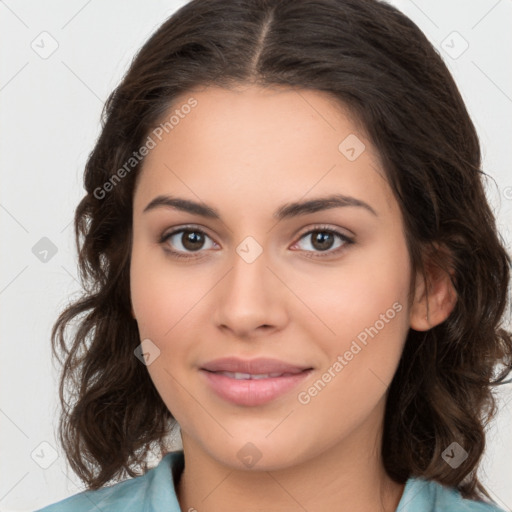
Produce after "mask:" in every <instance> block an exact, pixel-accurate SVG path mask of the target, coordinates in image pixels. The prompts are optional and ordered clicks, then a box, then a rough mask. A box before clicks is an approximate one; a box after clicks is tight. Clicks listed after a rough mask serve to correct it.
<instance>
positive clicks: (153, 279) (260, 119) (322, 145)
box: [130, 86, 455, 512]
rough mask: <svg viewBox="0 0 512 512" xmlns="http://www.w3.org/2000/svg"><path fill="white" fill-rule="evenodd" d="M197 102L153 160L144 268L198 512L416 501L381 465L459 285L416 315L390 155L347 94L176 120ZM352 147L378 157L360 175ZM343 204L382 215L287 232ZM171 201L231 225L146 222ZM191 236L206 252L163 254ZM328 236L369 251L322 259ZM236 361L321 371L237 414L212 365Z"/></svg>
mask: <svg viewBox="0 0 512 512" xmlns="http://www.w3.org/2000/svg"><path fill="white" fill-rule="evenodd" d="M191 96H193V97H194V98H195V99H196V100H197V101H198V104H197V106H196V107H195V108H193V109H191V112H190V113H189V114H187V115H186V116H184V117H183V119H180V121H179V123H178V124H177V125H176V126H175V127H174V129H172V130H171V131H169V133H168V134H165V135H164V137H162V140H161V141H160V142H158V144H157V146H156V147H155V148H154V149H152V150H151V151H150V153H149V154H148V155H147V157H146V159H145V161H144V166H143V170H142V172H141V174H140V176H139V180H138V183H137V187H136V191H135V196H134V209H133V245H132V256H131V269H130V272H131V276H130V277H131V294H132V295H131V299H132V307H133V310H132V313H133V315H134V318H136V320H137V323H138V326H139V331H140V337H141V340H143V339H146V338H149V339H150V340H151V341H152V342H153V343H154V344H155V346H157V347H158V349H159V350H160V353H159V355H158V357H156V358H155V359H154V361H153V362H151V363H150V364H148V366H147V369H148V371H149V374H150V376H151V379H152V380H153V382H154V384H155V386H156V389H157V390H158V392H159V394H160V395H161V397H162V399H163V400H164V402H165V404H166V405H167V407H168V408H169V410H170V411H171V412H172V414H173V415H174V417H175V418H176V419H177V421H178V422H179V424H180V426H181V433H182V440H183V448H184V453H185V470H184V472H183V474H182V477H181V479H180V481H179V483H178V485H177V494H178V499H179V502H180V506H181V509H182V510H189V509H190V508H194V509H196V510H197V511H199V512H210V511H219V510H223V511H226V512H229V511H240V510H244V511H256V510H272V511H297V510H305V509H307V510H308V512H320V511H322V512H325V510H347V511H349V510H350V511H352V510H360V511H366V510H368V511H377V510H383V511H394V510H395V509H396V507H397V505H398V503H399V500H400V498H401V495H402V492H403V488H404V486H403V485H400V484H398V483H396V482H394V481H393V480H391V479H390V478H389V476H388V475H387V474H386V472H385V471H384V468H383V465H382V461H381V458H380V445H381V436H382V424H383V416H384V411H385V399H386V393H387V388H388V386H389V384H390V383H391V380H392V378H393V375H394V373H395V371H396V368H397V366H398V362H399V359H400V355H401V353H402V349H403V346H404V342H405V339H406V335H407V332H408V330H409V328H413V329H417V330H426V329H430V328H431V327H433V326H434V325H437V324H438V323H440V322H442V321H444V320H445V319H446V318H447V316H448V315H449V313H450V311H451V310H452V308H453V305H454V302H455V295H454V294H455V292H454V290H453V288H452V287H451V284H450V281H449V279H448V276H446V275H445V274H443V273H441V272H435V271H434V270H432V271H431V273H430V274H428V277H429V278H430V280H431V285H430V288H429V294H428V296H427V295H426V293H425V288H424V282H423V279H419V278H418V279H417V284H416V289H415V290H414V297H413V298H412V299H413V300H412V301H409V300H408V298H409V297H408V291H409V286H410V283H411V278H412V270H411V264H410V261H409V254H408V251H407V247H406V242H405V234H404V226H403V220H402V216H401V213H400V210H399V207H398V203H397V201H396V199H395V198H394V196H393V194H392V191H391V189H390V187H389V185H388V182H387V180H386V178H385V174H384V172H383V169H382V166H381V164H380V161H379V157H378V154H377V152H376V150H375V148H374V147H373V146H372V144H371V143H370V141H369V140H368V139H367V138H366V136H365V134H364V133H363V131H362V130H361V128H360V127H359V125H358V124H357V123H356V122H355V121H354V120H353V119H352V118H351V116H349V115H348V112H347V111H346V110H345V109H344V108H343V106H341V105H339V104H337V103H335V102H334V100H333V99H332V98H331V97H330V96H328V95H327V94H325V93H323V92H320V91H311V90H300V92H298V91H294V90H292V89H287V88H272V89H269V88H267V89H264V88H261V87H257V86H244V87H242V86H240V87H237V88H236V89H232V90H226V89H221V88H218V87H208V88H205V89H202V90H193V91H189V92H187V93H186V94H183V95H182V96H181V97H180V98H178V99H177V100H176V102H175V105H174V106H173V109H172V111H174V109H175V108H179V106H180V105H182V104H184V103H185V102H186V101H187V99H188V98H190V97H191ZM167 118H168V116H167ZM349 134H355V135H356V136H357V137H358V138H359V140H360V141H362V142H363V143H364V144H365V146H366V149H365V150H364V151H363V152H362V154H361V155H360V156H359V157H358V158H357V159H356V160H354V161H350V160H349V159H347V158H346V156H345V155H344V154H343V153H342V152H340V151H339V149H338V145H339V144H340V142H341V141H343V140H344V139H345V138H346V137H347V136H348V135H349ZM334 192H337V193H341V194H345V195H348V196H353V197H355V198H358V199H361V200H363V201H365V202H366V203H368V204H369V205H371V207H372V208H373V209H374V210H375V212H376V213H377V215H373V214H372V213H371V212H369V211H367V210H366V209H365V208H362V207H357V206H345V207H341V208H331V209H326V210H323V211H319V212H316V213H309V214H307V215H303V216H299V217H295V218H291V219H285V220H281V221H279V222H277V221H276V220H275V219H274V218H273V217H272V214H273V212H274V210H276V209H277V208H278V207H279V206H281V205H283V204H284V203H289V202H292V201H297V200H301V199H312V198H314V197H315V198H316V197H323V196H326V195H330V194H332V193H334ZM160 194H172V195H175V196H179V197H183V198H186V199H191V200H194V201H199V202H201V201H202V202H204V203H207V204H208V205H211V206H213V207H214V208H216V209H217V210H218V211H219V212H220V214H221V217H222V220H213V219H207V218H203V217H201V216H198V215H193V214H190V213H186V212H182V211H178V210H175V209H171V208H157V209H154V210H151V211H148V212H146V213H143V210H144V208H145V207H146V205H147V204H148V203H149V202H150V201H151V200H152V199H153V198H154V197H156V196H157V195H160ZM188 224H194V225H195V226H196V227H198V228H200V229H201V230H203V231H204V232H205V233H206V235H207V236H205V238H204V243H203V245H202V246H201V244H199V245H198V247H199V249H198V250H196V251H195V252H194V250H193V248H192V249H190V248H188V247H191V246H190V245H189V246H187V245H186V240H185V243H184V242H183V240H184V236H183V235H184V234H183V233H179V234H178V235H175V236H174V237H172V238H171V239H168V240H167V241H165V242H163V243H159V239H160V236H161V235H162V234H166V233H171V232H172V231H174V230H177V229H179V228H180V227H183V226H187V225H188ZM319 224H320V225H323V224H325V225H327V226H328V227H329V229H334V230H337V231H338V232H341V233H342V234H345V235H347V236H351V237H353V239H354V243H353V244H345V245H344V246H343V244H344V241H343V240H342V239H339V238H338V237H337V236H335V237H334V239H333V240H332V246H331V248H328V249H327V252H328V251H330V252H331V253H334V251H336V250H337V248H338V247H341V246H343V250H341V252H338V254H333V255H332V256H327V257H323V258H322V257H321V256H322V254H324V255H325V254H327V252H325V251H324V252H322V250H321V247H320V248H319V245H318V244H315V243H314V238H313V236H311V234H310V235H306V233H308V231H311V230H312V229H314V228H316V227H317V226H318V225H319ZM192 229H193V228H192ZM320 231H322V232H324V231H325V229H323V230H322V229H320ZM304 235H306V236H304ZM248 236H251V237H253V238H254V239H255V240H256V241H257V243H258V244H259V246H260V247H261V249H262V251H263V252H262V253H261V254H260V255H259V257H258V258H256V260H255V261H253V262H252V263H247V261H245V260H244V259H243V258H242V257H241V256H239V254H238V253H237V251H236V249H237V247H238V246H239V245H240V244H241V242H242V241H243V240H244V239H245V238H246V237H248ZM192 247H193V246H192ZM166 249H171V250H176V251H178V252H182V253H184V254H187V255H189V256H190V258H189V259H176V258H173V257H172V256H171V255H170V254H169V253H168V252H166ZM308 255H309V256H313V257H312V258H309V257H308ZM315 256H319V257H317V258H315ZM396 303H398V304H400V305H401V306H402V308H401V310H400V312H398V313H396V315H395V316H394V318H393V319H391V320H389V321H388V322H386V323H385V326H384V327H383V328H381V329H380V330H379V331H378V334H377V335H375V336H374V337H373V338H369V339H368V343H367V345H366V346H364V345H361V344H360V345H361V346H362V350H361V351H359V352H358V353H357V355H355V356H354V357H353V359H352V360H350V361H349V362H348V363H347V364H346V366H344V368H343V370H342V371H340V372H338V373H337V374H336V376H335V377H334V378H332V379H331V381H330V382H329V383H328V384H327V385H326V386H325V387H324V388H323V389H322V390H321V391H320V392H319V393H318V394H317V395H316V396H314V397H312V398H311V400H310V402H309V403H307V404H302V403H300V402H299V401H298V398H297V395H298V393H299V392H300V391H303V390H307V389H308V388H309V387H310V386H311V385H312V384H313V383H314V382H316V381H317V380H318V379H319V378H321V376H322V374H324V373H325V372H326V371H327V370H328V368H329V367H332V365H333V363H334V362H335V361H336V360H337V358H338V356H339V355H343V354H344V353H345V352H346V351H347V350H348V349H349V348H350V346H351V343H352V342H353V340H355V339H356V338H357V335H358V334H360V333H361V332H362V331H364V329H365V328H367V327H369V326H373V325H375V323H376V321H377V320H379V318H381V316H380V315H382V314H385V313H386V311H387V310H389V309H390V308H392V305H393V304H396ZM427 304H428V307H429V314H428V318H427V314H426V313H427V309H426V308H427ZM231 355H235V356H239V357H242V358H255V357H260V356H263V357H272V358H277V359H281V360H284V361H287V362H291V363H294V364H300V365H306V366H310V367H313V368H314V370H313V373H312V374H311V375H310V377H309V378H308V380H307V381H306V382H305V383H304V385H300V387H299V388H297V389H294V390H292V391H290V392H287V393H286V394H285V395H282V396H280V397H278V398H277V399H275V400H273V401H271V402H269V403H267V404H264V405H261V406H254V407H249V406H240V405H234V404H232V403H230V402H227V401H224V400H223V399H221V398H220V397H218V396H217V395H215V394H214V393H213V392H212V391H211V389H210V388H209V387H208V386H207V385H206V384H205V380H204V379H203V378H202V375H201V374H200V372H199V367H200V366H201V364H203V363H205V362H207V361H210V360H212V359H216V358H219V357H224V356H231ZM248 442H251V443H252V444H253V445H254V446H255V447H256V448H257V450H258V452H259V454H260V455H261V458H260V459H259V460H258V461H257V463H256V464H255V465H254V466H252V467H248V466H247V465H246V464H245V463H244V462H243V460H241V458H240V457H239V456H238V455H237V454H238V452H239V450H240V449H241V448H242V447H244V446H246V444H247V443H248ZM340 504H343V505H342V506H341V505H340Z"/></svg>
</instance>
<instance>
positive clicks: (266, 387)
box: [201, 370, 312, 406]
mask: <svg viewBox="0 0 512 512" xmlns="http://www.w3.org/2000/svg"><path fill="white" fill-rule="evenodd" d="M311 372H312V370H305V371H303V372H301V373H297V374H294V375H286V376H283V377H269V378H267V379H233V378H231V377H228V376H227V375H222V374H220V373H213V372H209V371H206V370H201V373H202V374H203V375H204V376H205V377H206V380H207V382H208V384H209V385H210V387H211V388H212V389H213V391H214V392H215V393H217V395H219V396H220V397H221V398H223V399H225V400H227V401H228V402H232V403H234V404H237V405H248V406H255V405H263V404H266V403H267V402H270V401H271V400H274V399H275V398H277V397H278V396H281V395H283V394H284V393H286V392H287V391H290V390H291V389H293V388H294V387H296V386H297V385H298V384H300V383H301V382H303V381H304V380H305V379H306V378H307V377H308V376H309V375H310V374H311Z"/></svg>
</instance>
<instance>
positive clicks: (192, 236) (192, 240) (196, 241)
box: [182, 231, 203, 250]
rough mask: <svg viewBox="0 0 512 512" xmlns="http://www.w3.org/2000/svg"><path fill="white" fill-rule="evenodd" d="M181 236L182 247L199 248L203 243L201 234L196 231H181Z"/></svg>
mask: <svg viewBox="0 0 512 512" xmlns="http://www.w3.org/2000/svg"><path fill="white" fill-rule="evenodd" d="M183 237H184V241H182V243H183V247H185V248H187V249H189V250H194V249H200V248H201V245H202V243H203V240H202V238H203V236H202V235H201V234H199V233H197V232H196V231H186V232H185V233H183Z"/></svg>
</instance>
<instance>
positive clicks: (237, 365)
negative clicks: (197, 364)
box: [201, 357, 311, 374]
mask: <svg viewBox="0 0 512 512" xmlns="http://www.w3.org/2000/svg"><path fill="white" fill-rule="evenodd" d="M310 368H311V367H310V366H304V365H302V366H301V365H295V364H291V363H286V362H285V361H280V360H279V359H270V358H266V357H259V358H257V359H240V358H238V357H223V358H221V359H215V360H213V361H209V362H208V363H206V364H204V365H202V366H201V369H202V370H208V371H210V372H223V371H224V372H238V373H250V374H261V373H278V372H279V373H301V372H302V371H303V370H308V369H310Z"/></svg>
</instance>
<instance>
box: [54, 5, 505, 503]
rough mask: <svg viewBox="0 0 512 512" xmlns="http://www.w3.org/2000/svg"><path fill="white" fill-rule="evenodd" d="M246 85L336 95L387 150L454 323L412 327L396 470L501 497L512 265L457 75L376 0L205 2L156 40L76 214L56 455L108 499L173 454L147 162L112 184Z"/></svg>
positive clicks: (414, 251)
mask: <svg viewBox="0 0 512 512" xmlns="http://www.w3.org/2000/svg"><path fill="white" fill-rule="evenodd" d="M239 84H256V85H259V86H262V87H265V86H272V85H280V86H287V87H290V88H297V89H301V88H302V89H312V90H319V91H324V92H327V93H329V94H331V95H332V97H333V98H335V99H336V100H337V101H339V102H340V103H341V104H343V105H344V106H345V107H347V108H348V109H349V110H350V111H351V113H353V114H354V116H355V119H357V120H358V122H360V123H361V126H363V127H364V130H365V132H366V133H367V134H368V137H369V139H370V140H371V142H372V143H373V144H374V146H375V147H376V148H377V150H378V152H379V154H380V157H381V159H382V162H383V164H384V168H385V172H386V176H387V179H388V181H389V183H390V185H391V187H392V189H393V192H394V194H395V197H396V200H397V201H398V204H399V206H400V209H401V213H402V215H403V219H404V223H405V228H406V239H407V246H408V249H409V253H410V258H411V262H412V266H413V270H414V271H416V270H418V269H419V270H420V271H422V273H423V275H426V274H425V269H426V265H438V266H440V267H441V268H443V269H444V270H446V271H449V272H450V273H451V275H452V277H451V279H452V283H453V285H454V287H455V290H456V292H457V302H456V305H455V307H454V309H453V310H452V312H451V314H450V316H449V317H448V318H447V319H446V320H445V321H444V322H442V323H441V324H440V325H437V326H436V327H434V328H432V329H430V330H428V331H425V332H418V331H414V330H412V329H410V330H409V333H408V336H407V340H406V343H405V348H404V351H403V354H402V357H401V359H400V362H399V366H398V369H397V371H396V374H395V376H394V379H393V381H392V383H391V385H390V388H389V389H388V398H387V406H386V413H385V422H384V432H383V444H382V456H383V462H384V465H385V468H386V471H387V473H388V474H389V475H390V477H391V478H393V479H394V480H396V481H397V482H399V483H404V482H405V481H406V480H407V478H409V477H411V476H421V477H423V478H426V479H431V480H435V481H437V482H440V483H442V484H445V485H449V486H453V487H457V488H458V489H459V490H460V491H461V493H462V494H463V496H464V497H468V498H473V499H481V500H484V501H485V498H489V499H490V496H489V494H488V493H487V491H486V490H485V488H484V487H483V485H482V484H481V483H480V482H479V480H478V478H477V474H476V471H477V468H478V465H479V462H480V459H481V456H482V454H483V452H484V448H485V429H486V426H487V424H488V422H489V421H490V420H491V419H492V418H493V417H494V416H495V414H496V412H497V406H496V403H495V397H494V396H493V389H492V388H493V386H496V385H497V384H500V383H504V379H505V377H506V376H507V375H508V373H509V372H510V370H511V368H512V336H511V333H510V332H507V331H506V330H505V329H504V328H503V326H504V325H505V324H504V319H505V313H506V311H508V309H507V300H508V297H507V293H508V287H509V285H510V266H511V259H510V256H509V255H508V254H507V252H506V250H505V247H504V242H503V240H502V239H501V237H500V235H499V233H498V231H497V228H496V223H495V218H494V215H493V213H492V211H491V209H490V207H489V204H488V202H487V199H486V196H485V193H484V183H483V180H484V178H486V177H487V174H485V173H484V171H483V170H482V169H481V154H480V146H479V140H478V137H477V133H476V130H475V127H474V125H473V123H472V121H471V119H470V116H469V115H468V112H467V110H466V108H465V105H464V102H463V100H462V97H461V95H460V93H459V90H458V88H457V86H456V84H455V82H454V80H453V78H452V76H451V75H450V73H449V71H448V69H447V67H446V65H445V64H444V63H443V60H442V59H441V57H440V56H439V54H438V52H437V51H436V50H435V49H434V47H433V46H432V45H431V44H430V43H429V41H428V40H427V38H426V37H425V35H424V34H423V33H422V32H421V31H420V29H419V28H418V27H417V26H416V25H415V24H414V23H413V22H412V21H411V20H409V19H408V18H407V17H406V16H404V15H403V14H402V13H401V12H400V11H398V10H397V9H396V8H394V7H392V6H390V5H388V4H386V3H383V2H379V1H377V0H193V1H191V2H189V3H188V4H186V5H184V6H183V7H181V8H180V9H179V10H177V11H176V12H175V13H174V14H173V15H172V16H171V17H170V18H169V19H168V20H166V21H165V22H164V23H163V25H161V27H160V28H159V29H158V30H157V31H156V32H155V33H154V34H153V35H152V36H151V38H150V39H149V40H148V41H147V42H146V43H145V44H144V46H143V47H142V48H141V49H140V51H139V52H138V54H137V55H136V57H135V58H134V60H133V62H132V63H131V66H130V68H129V70H128V71H127V73H126V74H125V76H124V78H123V79H122V81H121V83H120V85H119V86H118V87H117V88H116V89H115V90H114V91H113V92H112V94H111V95H110V96H109V98H108V100H107V102H106V104H105V107H104V110H103V115H102V131H101V134H100V136H99V138H98V140H97V142H96V145H95V147H94V149H93V151H92V152H91V154H90V155H89V158H88V161H87V164H86V168H85V174H84V186H85V190H86V192H87V193H86V195H85V196H84V197H83V199H82V200H81V201H80V203H79V205H78V206H77V209H76V213H75V217H74V228H75V237H76V246H77V250H78V256H79V269H80V277H81V280H82V284H83V288H84V291H83V293H82V294H81V295H80V297H79V298H78V299H77V300H76V301H74V302H72V303H71V304H70V305H68V306H67V308H66V309H65V310H64V311H63V312H61V314H60V316H59V318H58V320H57V321H56V323H55V325H54V326H53V330H52V349H53V355H54V357H56V358H58V359H59V362H60V363H61V364H62V366H63V370H62V375H61V380H60V387H59V394H60V400H61V403H62V414H61V418H60V424H59V440H60V442H61V444H62V446H63V447H64V450H65V453H66V456H67V459H68V461H69V463H70V464H71V467H72V469H73V470H74V471H75V472H76V473H77V475H78V476H79V477H80V478H81V479H82V480H83V481H84V482H85V483H86V485H87V487H88V488H89V489H96V488H99V487H101V486H103V485H105V484H106V483H108V482H110V481H112V480H115V479H121V478H123V477H126V476H127V475H129V476H132V477H134V476H137V475H139V474H140V469H142V471H143V472H144V471H146V470H147V469H148V462H147V456H148V454H149V451H153V450H154V449H155V448H156V449H157V450H158V452H159V453H160V454H161V455H162V454H164V453H165V452H166V443H165V437H166V434H167V433H168V432H169V428H170V427H171V426H172V425H173V424H175V420H174V418H173V416H172V414H171V412H170V411H169V410H168V409H167V407H166V406H165V404H164V402H163V401H162V399H161V398H160V396H159V394H158V393H157V391H156V389H155V387H154V385H153V383H152V381H151V379H150V376H149V373H148V372H147V368H146V367H145V365H144V364H141V362H140V361H139V360H138V359H137V358H136V357H135V356H134V350H135V349H136V347H137V346H138V345H139V344H140V338H139V332H138V327H137V323H136V321H135V320H134V318H133V317H132V315H131V301H130V282H129V267H130V252H131V243H132V225H131V223H132V202H133V195H134V190H135V186H136V178H137V176H138V174H139V173H140V169H141V166H142V164H143V160H142V161H141V162H140V163H139V164H137V165H136V166H135V167H134V168H133V170H132V171H131V172H129V173H127V175H126V176H125V177H123V178H122V180H119V179H117V181H115V182H114V181H113V179H114V175H115V174H116V172H117V171H118V169H120V168H122V166H123V165H124V164H125V163H126V162H127V161H128V160H129V159H130V157H131V156H132V155H133V152H134V151H137V150H138V149H139V148H140V147H141V146H142V144H143V142H144V141H145V140H146V138H147V136H148V134H149V133H150V130H151V129H152V128H153V127H154V126H156V125H157V124H158V122H159V121H160V120H161V119H162V117H163V116H164V115H165V114H166V113H168V112H169V109H170V108H171V107H174V106H175V98H176V97H177V96H178V95H180V94H183V93H186V92H187V91H189V90H192V88H196V87H203V86H208V85H216V86H221V87H225V88H230V87H233V86H235V85H239ZM118 176H119V175H118ZM107 182H110V183H112V184H113V186H111V187H110V189H109V191H108V192H105V190H106V188H107V187H105V186H104V185H105V183H107ZM101 190H103V192H101ZM440 248H444V250H440ZM413 275H414V273H413ZM413 287H414V283H411V290H412V288H413ZM72 321H74V322H75V323H76V324H77V328H76V329H75V330H74V331H73V333H72V335H70V336H69V337H68V336H67V335H66V327H67V326H68V324H72V323H73V322H72ZM66 338H68V340H66ZM454 441H456V442H457V443H459V444H460V445H461V446H462V447H463V448H464V449H465V450H466V451H467V452H468V457H467V459H466V460H465V461H464V463H462V464H461V465H460V466H459V467H457V468H452V467H451V466H449V465H448V464H447V463H446V462H445V461H444V459H443V458H442V452H443V451H444V450H445V449H446V448H447V447H448V446H449V445H450V444H451V443H452V442H454Z"/></svg>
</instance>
